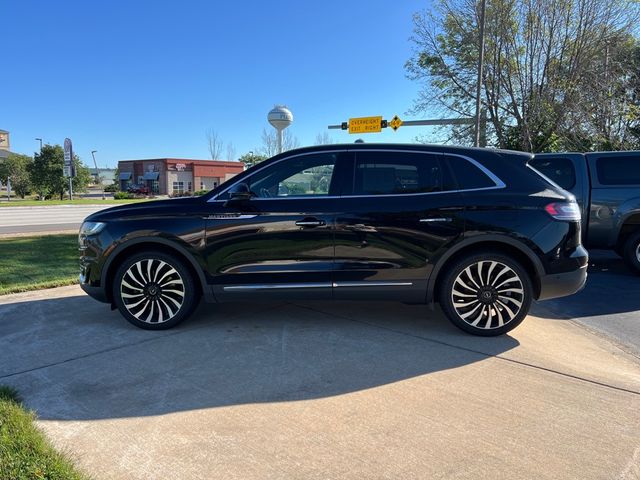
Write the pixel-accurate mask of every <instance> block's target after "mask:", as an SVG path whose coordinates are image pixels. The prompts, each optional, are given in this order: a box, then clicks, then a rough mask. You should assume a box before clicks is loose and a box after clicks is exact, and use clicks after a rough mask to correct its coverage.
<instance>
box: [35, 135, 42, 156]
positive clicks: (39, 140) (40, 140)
mask: <svg viewBox="0 0 640 480" xmlns="http://www.w3.org/2000/svg"><path fill="white" fill-rule="evenodd" d="M36 140H37V141H38V142H40V153H42V139H41V138H36Z"/></svg>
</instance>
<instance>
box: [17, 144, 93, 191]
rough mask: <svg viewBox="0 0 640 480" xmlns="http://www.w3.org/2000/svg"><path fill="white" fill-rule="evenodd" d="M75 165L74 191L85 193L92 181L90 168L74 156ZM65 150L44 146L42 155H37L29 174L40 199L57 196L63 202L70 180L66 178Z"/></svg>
mask: <svg viewBox="0 0 640 480" xmlns="http://www.w3.org/2000/svg"><path fill="white" fill-rule="evenodd" d="M73 163H74V165H75V169H76V177H74V178H73V181H72V185H73V188H74V190H77V191H79V192H81V191H85V190H86V188H87V185H88V184H89V182H90V181H91V172H90V170H89V168H87V167H86V166H85V165H83V164H82V162H81V161H80V158H79V157H78V156H77V155H74V158H73ZM63 167H64V150H63V148H62V147H61V146H60V145H44V146H43V147H42V151H41V152H40V153H36V154H35V156H34V159H33V163H31V165H30V168H29V172H30V175H31V181H32V183H33V188H34V190H35V191H36V192H37V193H38V194H39V195H40V198H51V197H52V196H57V197H59V198H60V200H62V199H63V198H64V195H65V192H67V191H68V188H69V179H68V178H66V177H65V176H64V173H63Z"/></svg>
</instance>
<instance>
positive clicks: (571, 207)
mask: <svg viewBox="0 0 640 480" xmlns="http://www.w3.org/2000/svg"><path fill="white" fill-rule="evenodd" d="M544 209H545V211H546V212H547V213H548V214H549V215H551V216H552V217H553V218H555V219H556V220H567V221H571V222H578V221H579V220H580V207H578V204H577V203H575V202H568V203H564V202H553V203H550V204H549V205H547V206H546V207H544Z"/></svg>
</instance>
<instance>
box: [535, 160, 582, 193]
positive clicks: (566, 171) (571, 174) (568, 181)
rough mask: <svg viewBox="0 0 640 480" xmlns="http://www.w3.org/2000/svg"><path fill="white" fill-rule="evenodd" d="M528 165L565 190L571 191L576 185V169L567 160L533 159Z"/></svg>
mask: <svg viewBox="0 0 640 480" xmlns="http://www.w3.org/2000/svg"><path fill="white" fill-rule="evenodd" d="M529 165H530V166H532V167H533V168H535V169H536V170H537V171H538V172H540V173H541V174H543V175H544V176H545V177H547V178H548V179H549V180H551V181H552V182H553V183H555V184H556V185H558V186H560V187H562V188H564V189H565V190H571V189H572V188H573V187H575V185H576V169H575V167H574V166H573V162H572V161H571V160H569V159H568V158H563V157H534V159H533V160H531V161H530V162H529Z"/></svg>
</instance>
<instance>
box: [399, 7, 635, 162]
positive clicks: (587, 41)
mask: <svg viewBox="0 0 640 480" xmlns="http://www.w3.org/2000/svg"><path fill="white" fill-rule="evenodd" d="M434 7H435V8H434V9H433V10H432V11H431V12H422V13H418V14H416V15H414V34H413V36H412V38H411V39H412V41H413V43H414V46H415V50H414V54H413V56H412V58H411V59H410V60H409V61H408V62H407V64H406V68H407V72H408V75H409V77H410V78H412V79H414V80H417V81H420V82H422V83H423V84H424V85H425V87H424V88H423V89H422V90H421V91H420V93H419V95H418V98H417V99H416V101H415V104H414V108H413V112H414V113H418V114H420V113H425V112H429V113H430V114H431V115H433V114H441V115H443V116H444V115H447V116H451V115H452V114H453V115H458V116H464V117H471V116H473V113H474V109H475V108H474V107H475V101H476V93H475V91H474V88H473V87H474V85H475V82H476V74H477V59H478V54H479V52H478V43H479V42H478V14H479V12H478V2H477V1H476V0H438V1H437V3H435V4H434ZM639 7H640V5H638V3H637V2H629V1H627V0H608V1H602V0H491V1H490V2H488V5H487V12H486V34H485V35H486V37H485V38H486V40H485V68H484V75H483V87H484V88H483V91H482V98H481V102H482V105H483V107H484V108H485V109H486V111H487V117H488V121H489V124H490V126H491V134H492V137H493V143H494V144H495V145H496V146H499V147H503V148H517V149H520V150H525V151H545V150H554V149H557V148H580V147H583V146H584V145H582V144H579V145H572V143H574V144H575V143H576V142H577V137H576V135H575V132H576V128H577V127H578V128H579V130H580V131H581V132H582V131H583V130H584V131H585V132H588V131H589V128H588V126H587V125H586V124H584V120H585V117H586V116H587V112H588V110H589V109H590V104H591V103H592V100H593V99H585V98H584V95H585V93H586V92H587V91H588V88H587V87H589V86H592V83H591V84H590V82H592V79H593V73H592V72H594V71H596V66H597V64H598V63H599V62H601V60H602V59H603V58H605V55H606V53H605V46H606V45H607V44H610V43H611V41H612V39H614V38H616V37H619V36H621V35H623V34H624V33H625V32H630V31H633V29H632V27H633V26H634V25H635V22H636V21H637V19H638V18H639V16H638V13H639V10H640V9H639ZM576 121H580V122H581V123H579V124H578V125H576ZM468 133H469V132H467V131H464V129H463V128H460V127H458V128H457V129H455V128H454V129H453V136H454V138H456V140H457V141H462V142H465V141H470V135H468ZM578 136H582V137H583V136H585V134H582V135H578ZM578 143H580V142H578Z"/></svg>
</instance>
